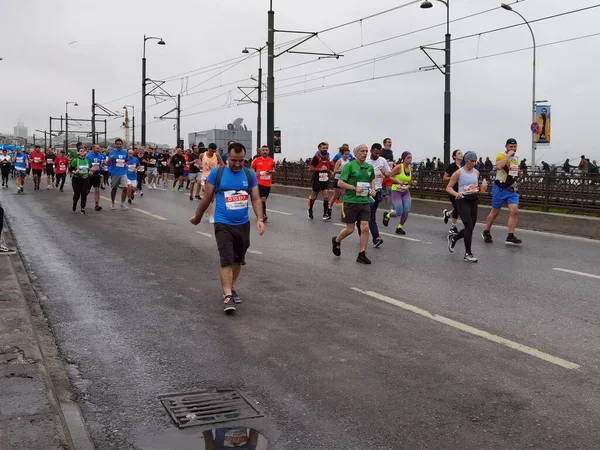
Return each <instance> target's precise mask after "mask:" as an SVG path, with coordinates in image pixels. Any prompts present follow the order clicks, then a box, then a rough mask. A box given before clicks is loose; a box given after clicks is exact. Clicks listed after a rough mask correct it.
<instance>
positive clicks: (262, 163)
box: [250, 145, 275, 222]
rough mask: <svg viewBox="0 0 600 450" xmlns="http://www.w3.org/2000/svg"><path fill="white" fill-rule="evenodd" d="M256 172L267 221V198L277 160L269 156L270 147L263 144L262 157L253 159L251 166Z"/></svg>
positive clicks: (264, 216)
mask: <svg viewBox="0 0 600 450" xmlns="http://www.w3.org/2000/svg"><path fill="white" fill-rule="evenodd" d="M250 167H252V169H254V171H255V172H256V178H257V179H258V192H259V194H260V201H261V203H262V208H263V209H262V211H263V219H264V221H265V222H266V221H267V220H269V218H268V217H267V199H268V198H269V193H270V192H271V186H272V184H273V174H274V173H275V160H274V159H273V158H271V157H270V156H269V147H267V146H266V145H263V146H262V147H261V148H260V157H259V158H256V159H255V160H254V161H252V165H251V166H250Z"/></svg>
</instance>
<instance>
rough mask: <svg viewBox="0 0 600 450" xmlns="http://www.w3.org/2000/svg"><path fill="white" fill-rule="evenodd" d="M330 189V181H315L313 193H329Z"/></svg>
mask: <svg viewBox="0 0 600 450" xmlns="http://www.w3.org/2000/svg"><path fill="white" fill-rule="evenodd" d="M328 189H329V181H319V180H317V181H313V184H312V191H313V192H317V193H319V192H321V191H327V190H328Z"/></svg>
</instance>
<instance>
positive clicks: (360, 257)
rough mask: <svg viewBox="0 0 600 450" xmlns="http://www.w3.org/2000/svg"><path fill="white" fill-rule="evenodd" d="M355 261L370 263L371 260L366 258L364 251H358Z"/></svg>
mask: <svg viewBox="0 0 600 450" xmlns="http://www.w3.org/2000/svg"><path fill="white" fill-rule="evenodd" d="M356 262H359V263H361V264H371V260H370V259H369V258H367V255H366V254H365V252H360V253H359V254H358V256H357V257H356Z"/></svg>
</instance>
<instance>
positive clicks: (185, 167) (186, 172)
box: [183, 148, 192, 191]
mask: <svg viewBox="0 0 600 450" xmlns="http://www.w3.org/2000/svg"><path fill="white" fill-rule="evenodd" d="M191 154H192V151H191V150H190V149H189V148H188V149H187V150H186V151H185V153H184V154H183V160H184V161H185V164H184V165H183V179H184V181H185V182H186V183H185V190H186V191H189V190H190V179H189V176H190V166H189V165H188V161H189V160H190V155H191Z"/></svg>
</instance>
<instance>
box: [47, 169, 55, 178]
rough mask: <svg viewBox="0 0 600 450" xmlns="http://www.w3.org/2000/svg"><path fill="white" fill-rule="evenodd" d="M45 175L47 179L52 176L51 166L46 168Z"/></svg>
mask: <svg viewBox="0 0 600 450" xmlns="http://www.w3.org/2000/svg"><path fill="white" fill-rule="evenodd" d="M46 175H47V176H49V177H52V176H54V167H52V166H48V167H46Z"/></svg>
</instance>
